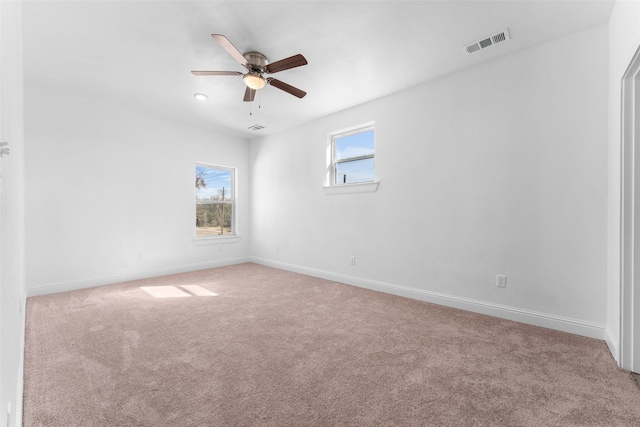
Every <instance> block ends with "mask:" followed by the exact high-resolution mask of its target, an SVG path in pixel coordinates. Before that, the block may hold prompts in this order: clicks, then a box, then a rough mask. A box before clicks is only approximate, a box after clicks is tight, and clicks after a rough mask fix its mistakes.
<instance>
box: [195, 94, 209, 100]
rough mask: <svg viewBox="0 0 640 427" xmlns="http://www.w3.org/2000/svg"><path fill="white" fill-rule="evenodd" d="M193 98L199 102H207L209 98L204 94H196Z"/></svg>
mask: <svg viewBox="0 0 640 427" xmlns="http://www.w3.org/2000/svg"><path fill="white" fill-rule="evenodd" d="M193 97H194V98H195V99H197V100H198V101H206V100H207V99H208V98H209V97H208V96H207V95H205V94H204V93H194V94H193Z"/></svg>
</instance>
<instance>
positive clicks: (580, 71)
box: [250, 25, 608, 338]
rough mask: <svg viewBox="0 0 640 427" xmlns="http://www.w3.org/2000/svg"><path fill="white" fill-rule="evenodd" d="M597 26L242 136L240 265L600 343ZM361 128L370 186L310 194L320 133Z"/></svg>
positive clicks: (320, 166) (601, 127)
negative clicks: (248, 138) (367, 147)
mask: <svg viewBox="0 0 640 427" xmlns="http://www.w3.org/2000/svg"><path fill="white" fill-rule="evenodd" d="M607 31H608V30H607V26H606V25H605V26H599V27H596V28H593V29H590V30H587V31H585V32H581V33H578V34H575V35H571V36H569V37H565V38H562V39H559V40H556V41H553V42H550V43H547V44H544V45H540V46H537V47H535V48H532V49H529V50H526V51H522V52H520V53H517V54H514V55H510V56H508V57H504V58H502V59H499V60H497V61H492V62H490V63H488V64H484V65H481V66H478V67H475V68H470V69H467V70H465V71H463V72H460V73H457V74H454V75H450V76H447V77H445V78H441V79H438V80H436V81H432V82H429V83H427V84H424V85H421V86H419V87H416V88H413V89H411V90H408V91H405V92H402V93H398V94H395V95H391V96H389V97H386V98H383V99H380V100H377V101H374V102H371V103H368V104H365V105H362V106H358V107H355V108H352V109H349V110H346V111H343V112H340V113H338V114H334V115H332V116H329V117H326V118H323V119H321V120H317V121H314V122H312V123H310V124H307V125H304V126H301V127H299V128H296V129H292V130H289V131H286V132H282V133H280V134H277V135H273V136H265V137H263V138H260V139H257V140H255V141H252V143H251V145H250V168H251V170H252V181H251V186H250V187H251V202H252V203H251V222H250V228H251V230H252V240H251V253H252V256H253V257H254V260H255V261H257V262H262V263H265V264H269V265H274V266H279V267H283V268H289V269H292V270H297V271H302V272H306V273H309V274H313V275H318V276H323V277H329V278H334V279H338V280H343V281H346V282H348V283H353V284H358V285H361V286H366V287H370V288H374V289H380V290H385V291H388V292H394V293H399V294H405V295H410V296H414V297H417V298H421V299H425V300H430V301H435V302H440V303H445V304H449V305H454V306H459V307H463V308H467V309H471V310H475V311H480V312H486V313H489V314H494V315H498V316H503V317H506V318H513V319H517V320H522V321H525V322H530V323H534V324H540V325H543V326H549V327H554V328H558V329H562V330H567V331H570V332H575V333H581V334H584V335H589V336H594V337H599V338H603V337H604V324H605V322H606V305H605V303H604V301H605V300H606V296H607V293H606V280H607V263H606V256H607V253H606V241H607V237H606V233H607V209H606V206H607V72H608V69H607V58H608V41H607V40H608V32H607ZM585 46H589V49H585ZM371 120H375V123H376V176H377V179H379V181H380V186H379V189H378V191H377V192H376V193H372V194H355V195H330V196H329V195H326V194H325V193H324V192H323V188H322V187H323V185H324V184H325V181H326V165H325V158H326V147H327V133H329V132H332V131H335V130H339V129H342V128H346V127H349V126H353V125H357V124H359V123H364V122H367V121H371ZM276 246H279V252H276V251H275V247H276ZM351 255H354V256H355V257H356V265H355V266H351V265H349V256H351ZM496 274H506V275H507V276H508V286H507V288H506V289H499V288H497V287H496V286H495V279H496Z"/></svg>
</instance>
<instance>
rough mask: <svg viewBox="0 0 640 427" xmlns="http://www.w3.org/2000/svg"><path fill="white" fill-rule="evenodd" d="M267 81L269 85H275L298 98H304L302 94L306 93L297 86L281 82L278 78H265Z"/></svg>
mask: <svg viewBox="0 0 640 427" xmlns="http://www.w3.org/2000/svg"><path fill="white" fill-rule="evenodd" d="M267 83H269V84H270V85H271V86H274V87H277V88H278V89H280V90H283V91H285V92H287V93H290V94H291V95H293V96H297V97H298V98H304V96H305V95H306V94H307V92H305V91H303V90H300V89H298V88H297V87H293V86H291V85H290V84H287V83H285V82H282V81H280V80H278V79H274V78H269V79H267Z"/></svg>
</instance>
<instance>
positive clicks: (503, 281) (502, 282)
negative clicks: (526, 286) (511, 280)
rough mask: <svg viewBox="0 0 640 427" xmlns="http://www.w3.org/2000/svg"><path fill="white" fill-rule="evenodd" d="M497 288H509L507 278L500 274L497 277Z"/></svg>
mask: <svg viewBox="0 0 640 427" xmlns="http://www.w3.org/2000/svg"><path fill="white" fill-rule="evenodd" d="M496 286H497V287H499V288H506V287H507V276H504V275H502V274H498V275H497V276H496Z"/></svg>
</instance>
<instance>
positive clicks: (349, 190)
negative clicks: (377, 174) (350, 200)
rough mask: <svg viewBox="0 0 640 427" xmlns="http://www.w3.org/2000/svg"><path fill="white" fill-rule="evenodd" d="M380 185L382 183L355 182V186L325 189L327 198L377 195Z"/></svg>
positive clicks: (331, 186) (343, 185)
mask: <svg viewBox="0 0 640 427" xmlns="http://www.w3.org/2000/svg"><path fill="white" fill-rule="evenodd" d="M378 184H380V181H367V182H354V183H353V184H336V185H327V186H325V187H323V188H324V193H325V194H326V195H327V196H333V195H335V194H361V193H375V192H376V191H378Z"/></svg>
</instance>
